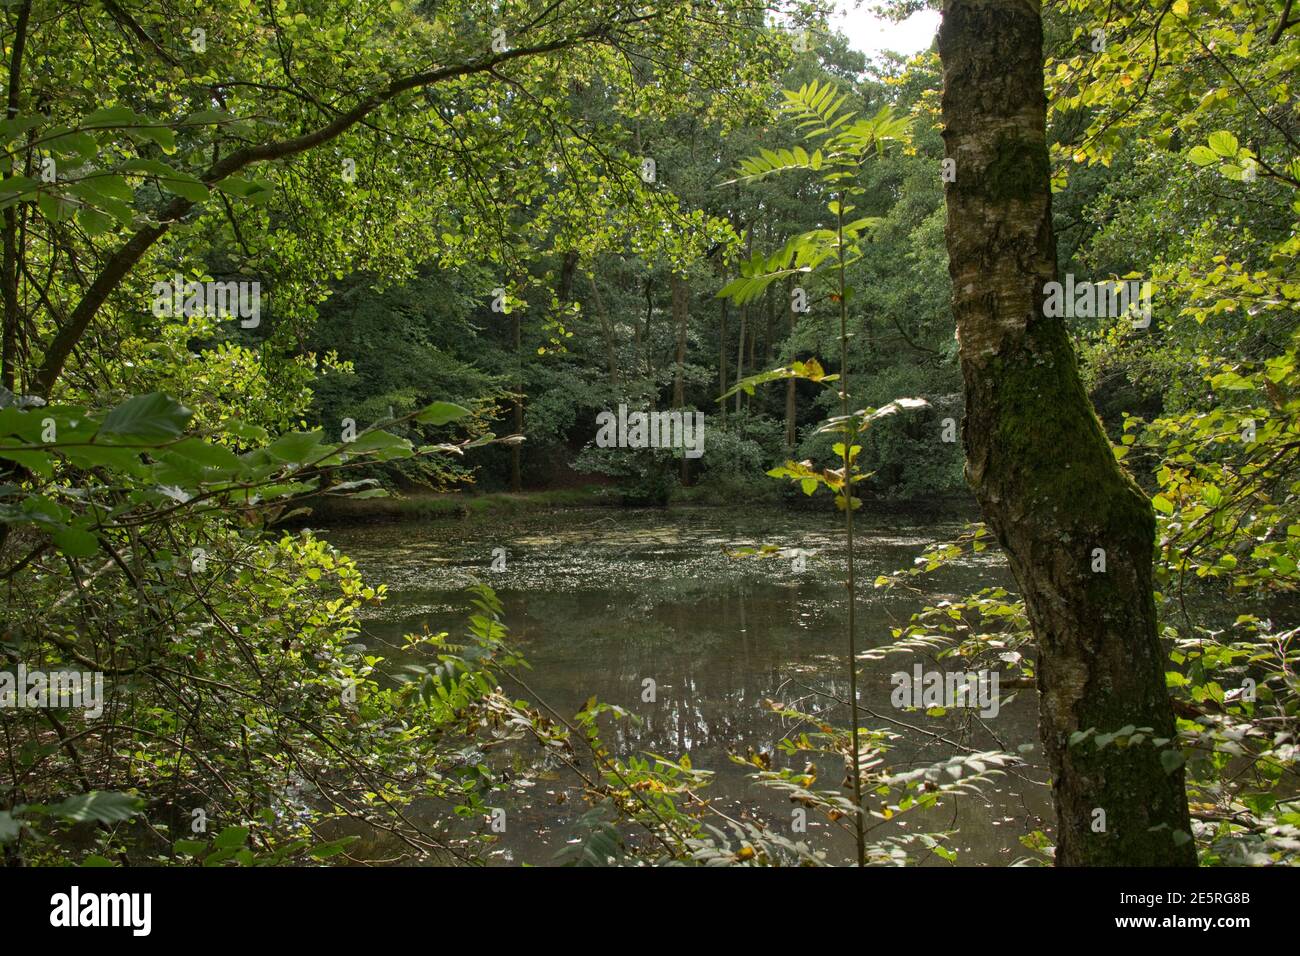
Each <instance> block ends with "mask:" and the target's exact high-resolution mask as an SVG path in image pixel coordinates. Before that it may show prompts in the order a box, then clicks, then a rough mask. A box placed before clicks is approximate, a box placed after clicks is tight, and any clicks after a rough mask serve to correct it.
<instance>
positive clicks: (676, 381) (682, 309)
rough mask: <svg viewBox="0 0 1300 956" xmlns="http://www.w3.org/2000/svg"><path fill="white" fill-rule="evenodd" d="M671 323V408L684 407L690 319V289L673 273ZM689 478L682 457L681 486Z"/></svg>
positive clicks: (671, 279) (684, 280) (686, 462)
mask: <svg viewBox="0 0 1300 956" xmlns="http://www.w3.org/2000/svg"><path fill="white" fill-rule="evenodd" d="M669 281H670V282H671V284H672V299H673V322H674V323H675V324H676V326H677V368H676V371H674V373H673V408H679V409H680V408H684V407H685V406H686V326H687V322H688V321H689V319H690V301H691V287H690V286H689V285H688V284H687V282H686V279H685V278H684V277H682V276H679V275H678V274H677V273H675V272H674V273H673V274H672V276H671V278H670V280H669ZM689 477H690V459H689V458H687V457H686V455H685V454H683V455H682V484H683V485H684V484H686V482H687V480H688V478H689Z"/></svg>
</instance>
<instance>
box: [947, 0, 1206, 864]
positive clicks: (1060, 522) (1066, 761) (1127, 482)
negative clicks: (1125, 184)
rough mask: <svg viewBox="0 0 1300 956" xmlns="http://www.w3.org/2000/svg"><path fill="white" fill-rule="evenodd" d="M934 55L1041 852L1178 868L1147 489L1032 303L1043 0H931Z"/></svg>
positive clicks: (1178, 796) (1039, 267)
mask: <svg viewBox="0 0 1300 956" xmlns="http://www.w3.org/2000/svg"><path fill="white" fill-rule="evenodd" d="M939 53H940V57H941V59H942V61H943V70H944V92H943V122H944V127H945V129H944V134H943V137H944V142H945V146H946V153H947V156H948V158H950V159H953V160H955V161H956V181H955V182H951V183H948V184H947V186H946V199H947V207H948V224H947V244H948V254H949V271H950V273H951V275H952V283H953V311H954V314H955V316H956V320H957V334H958V339H959V342H960V353H961V366H962V374H963V377H964V379H965V386H966V417H965V421H964V423H963V441H964V443H965V448H966V472H967V478H968V480H969V481H970V483H971V485H972V487H973V488H974V489H975V493H976V495H977V497H978V498H979V501H980V505H981V507H982V509H983V512H984V516H985V519H986V520H987V521H988V523H989V525H990V527H991V528H992V529H993V531H994V532H995V533H996V534H997V536H998V540H999V541H1000V542H1001V544H1002V547H1003V549H1004V550H1005V551H1006V553H1007V556H1008V559H1009V561H1010V564H1011V569H1012V571H1013V572H1014V574H1015V576H1016V580H1017V581H1018V582H1019V585H1020V590H1021V592H1022V594H1023V595H1024V599H1025V604H1026V607H1027V609H1028V612H1029V619H1030V623H1031V625H1032V627H1033V631H1034V636H1035V638H1036V640H1037V644H1038V662H1037V663H1038V682H1039V692H1040V698H1039V699H1040V705H1039V725H1040V732H1041V736H1042V743H1043V747H1044V750H1045V752H1046V756H1047V759H1048V762H1049V765H1050V768H1051V772H1052V792H1053V798H1054V801H1055V804H1056V814H1057V851H1056V859H1057V863H1058V864H1059V865H1067V866H1070V865H1074V866H1078V865H1112V866H1125V865H1127V866H1134V865H1145V866H1155V865H1194V864H1195V862H1196V854H1195V849H1194V846H1193V845H1192V843H1191V842H1190V840H1189V830H1190V828H1189V824H1188V816H1187V798H1186V793H1185V791H1184V785H1183V773H1182V769H1181V767H1179V766H1174V768H1173V769H1172V772H1170V771H1169V770H1167V769H1166V767H1165V766H1164V765H1163V763H1162V759H1161V757H1162V754H1163V753H1170V751H1169V748H1167V747H1165V748H1163V749H1162V748H1161V747H1159V746H1157V745H1155V744H1153V743H1152V739H1153V737H1154V738H1173V736H1174V721H1173V714H1172V711H1171V709H1170V704H1169V699H1168V695H1167V693H1166V690H1165V679H1164V670H1165V667H1164V657H1163V654H1162V653H1161V648H1160V644H1159V640H1158V638H1157V633H1156V612H1155V604H1154V599H1153V589H1152V569H1151V565H1152V553H1153V546H1154V544H1153V539H1154V530H1155V527H1154V526H1155V521H1154V516H1153V513H1152V511H1151V505H1150V502H1149V501H1147V499H1146V497H1145V496H1144V495H1143V494H1142V492H1141V491H1140V490H1139V489H1138V487H1137V486H1136V484H1134V482H1133V480H1132V479H1131V478H1130V477H1129V476H1128V475H1127V474H1126V473H1125V472H1124V471H1123V469H1122V468H1121V467H1120V466H1119V464H1118V462H1117V461H1116V460H1115V458H1114V455H1113V454H1112V452H1111V449H1110V445H1109V443H1108V441H1107V439H1106V436H1105V434H1104V432H1103V431H1102V428H1101V425H1100V423H1099V422H1098V420H1097V416H1096V414H1095V413H1094V411H1093V409H1092V406H1091V404H1090V403H1089V401H1088V397H1087V394H1086V393H1085V391H1084V389H1083V386H1082V384H1081V382H1080V380H1079V375H1078V369H1077V365H1076V362H1075V356H1074V352H1073V349H1072V347H1071V344H1070V339H1069V334H1068V332H1067V330H1066V328H1065V326H1064V323H1063V322H1062V321H1061V320H1060V319H1048V318H1045V317H1044V316H1043V309H1042V302H1043V299H1044V285H1045V284H1046V283H1048V282H1052V281H1055V280H1056V278H1057V275H1056V245H1055V238H1054V236H1053V233H1052V208H1051V189H1050V170H1049V162H1048V152H1047V146H1046V133H1045V125H1046V98H1045V96H1044V93H1043V54H1042V20H1041V13H1040V8H1039V4H1038V3H1037V2H1035V0H946V2H945V3H944V10H943V25H942V27H941V29H940V32H939ZM1103 561H1104V564H1103ZM1100 568H1104V570H1099V569H1100ZM1128 726H1131V727H1133V728H1150V729H1151V730H1150V731H1149V732H1146V739H1145V740H1144V741H1143V742H1141V743H1140V744H1136V745H1133V746H1128V747H1120V746H1117V745H1116V744H1111V745H1110V746H1108V747H1106V748H1105V749H1098V748H1097V746H1096V745H1095V744H1094V742H1093V741H1092V740H1091V738H1089V739H1086V740H1083V741H1082V742H1080V743H1076V744H1074V745H1071V743H1070V740H1071V735H1073V734H1075V733H1076V732H1078V731H1086V730H1088V729H1089V728H1096V732H1097V733H1114V732H1116V731H1120V730H1122V729H1124V728H1125V727H1128ZM1130 733H1131V731H1130ZM1174 752H1175V753H1176V751H1174ZM1166 759H1169V758H1166ZM1170 763H1171V765H1172V764H1173V761H1172V760H1170ZM1098 811H1100V813H1099V812H1098Z"/></svg>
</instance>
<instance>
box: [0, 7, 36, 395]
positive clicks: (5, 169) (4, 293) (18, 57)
mask: <svg viewBox="0 0 1300 956" xmlns="http://www.w3.org/2000/svg"><path fill="white" fill-rule="evenodd" d="M31 11H32V4H31V0H24V2H23V4H22V5H21V6H20V7H19V8H18V19H17V22H16V23H15V24H14V35H13V38H12V40H11V41H10V46H11V50H10V57H9V73H8V82H7V83H6V86H7V87H8V94H7V95H6V97H5V117H4V118H5V119H6V120H12V119H15V118H16V117H17V116H18V112H19V110H18V101H19V95H20V87H21V79H22V72H23V47H25V46H26V45H27V20H28V17H29V16H30V14H31ZM13 173H14V160H13V154H12V153H10V154H9V155H8V156H6V157H5V158H4V161H3V162H2V163H0V177H4V178H8V177H10V176H12V175H13ZM18 212H19V207H18V205H17V204H13V205H10V206H7V207H6V208H5V211H4V220H3V224H0V229H3V232H4V241H3V265H2V266H0V302H3V305H4V329H3V341H2V344H0V385H3V386H4V387H5V388H7V389H9V390H10V391H11V392H17V391H18V390H19V389H18V327H19V325H20V324H21V322H22V315H21V313H20V311H19V307H18Z"/></svg>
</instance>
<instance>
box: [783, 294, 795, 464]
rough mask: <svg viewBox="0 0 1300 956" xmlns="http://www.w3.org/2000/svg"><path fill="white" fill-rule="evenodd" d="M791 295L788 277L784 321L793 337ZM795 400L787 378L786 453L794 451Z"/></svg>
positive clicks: (790, 383)
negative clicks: (785, 320)
mask: <svg viewBox="0 0 1300 956" xmlns="http://www.w3.org/2000/svg"><path fill="white" fill-rule="evenodd" d="M793 295H794V276H790V277H789V278H787V279H786V280H785V302H786V319H787V325H786V334H787V335H794V323H795V311H794V299H793V298H792V296H793ZM795 398H796V392H795V387H794V379H792V378H788V379H786V380H785V450H786V451H787V452H791V451H794V443H795V438H796V436H795V425H794V420H795V412H796V407H795Z"/></svg>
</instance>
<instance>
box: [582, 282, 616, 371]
mask: <svg viewBox="0 0 1300 956" xmlns="http://www.w3.org/2000/svg"><path fill="white" fill-rule="evenodd" d="M587 278H588V280H589V281H590V282H591V303H592V305H594V306H595V307H596V318H598V319H599V320H600V333H601V335H602V336H603V337H604V339H605V364H606V365H607V366H608V367H609V384H610V385H611V386H612V387H614V388H617V387H618V359H617V357H616V356H615V352H614V329H613V328H612V327H611V325H610V321H609V313H608V312H606V311H605V301H604V300H603V299H602V298H601V297H600V288H599V287H598V286H597V285H596V277H595V276H594V275H589V276H587Z"/></svg>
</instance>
